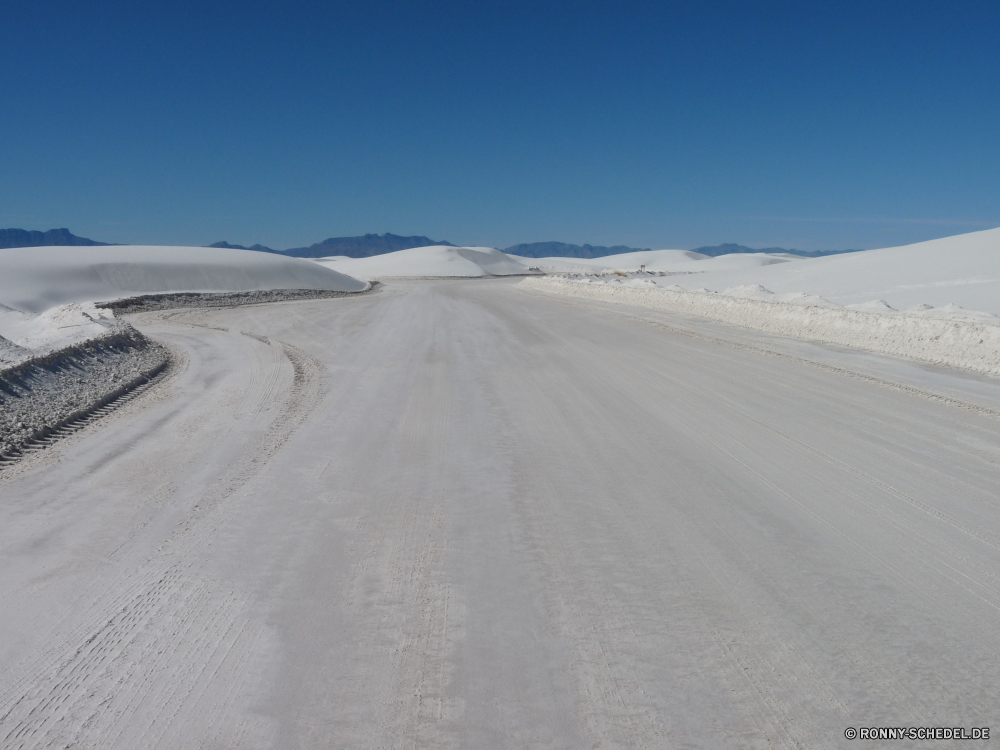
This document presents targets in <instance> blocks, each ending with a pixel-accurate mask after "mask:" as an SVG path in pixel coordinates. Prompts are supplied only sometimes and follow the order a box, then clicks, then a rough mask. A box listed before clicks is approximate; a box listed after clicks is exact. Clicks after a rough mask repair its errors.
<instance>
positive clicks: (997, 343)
mask: <svg viewBox="0 0 1000 750" xmlns="http://www.w3.org/2000/svg"><path fill="white" fill-rule="evenodd" d="M727 257H732V258H733V259H734V260H733V261H731V262H732V263H733V264H736V259H738V258H739V257H740V256H736V255H734V256H722V257H720V258H714V259H712V261H721V260H723V259H725V258H727ZM744 257H746V256H744ZM750 257H753V256H750ZM709 263H710V261H701V260H694V261H692V262H690V263H688V264H686V265H685V266H683V269H684V270H683V271H678V272H676V273H674V274H671V275H668V276H666V277H663V276H657V277H653V276H650V275H639V276H636V275H634V274H625V275H624V276H616V275H615V274H613V273H612V274H608V273H601V274H565V275H563V276H550V277H545V278H539V279H525V280H524V282H523V284H524V285H525V286H527V287H530V288H533V289H538V290H545V291H550V292H556V293H559V294H566V295H572V296H578V297H587V298H591V299H601V300H608V301H615V302H622V303H627V304H634V305H641V306H645V307H651V308H656V309H661V310H671V311H675V312H681V313H685V314H692V315H699V316H703V317H708V318H712V319H715V320H721V321H725V322H727V323H732V324H735V325H739V326H743V327H745V328H753V329H756V330H760V331H766V332H768V333H774V334H780V335H785V336H793V337H797V338H804V339H810V340H814V341H821V342H826V343H833V344H839V345H843V346H849V347H855V348H860V349H866V350H869V351H875V352H880V353H884V354H892V355H896V356H903V357H909V358H913V359H917V360H921V361H924V362H930V363H935V364H944V365H949V366H952V367H960V368H963V369H967V370H972V371H975V372H979V373H986V374H991V375H1000V318H997V317H996V314H997V313H1000V229H995V230H989V231H985V232H975V233H972V234H967V235H960V236H957V237H948V238H945V239H942V240H934V241H932V242H924V243H919V244H917V245H910V246H906V247H899V248H888V249H885V250H869V251H866V252H861V253H851V254H846V255H840V256H833V257H826V258H810V259H799V260H795V261H790V262H787V263H768V264H758V265H751V264H749V263H747V262H746V261H742V263H743V267H742V268H740V269H739V270H733V269H731V268H730V269H724V270H720V269H719V267H718V264H715V265H713V266H712V267H710V268H706V270H705V271H697V269H698V268H705V267H707V266H709ZM903 305H908V306H909V307H907V309H905V310H900V307H901V306H903Z"/></svg>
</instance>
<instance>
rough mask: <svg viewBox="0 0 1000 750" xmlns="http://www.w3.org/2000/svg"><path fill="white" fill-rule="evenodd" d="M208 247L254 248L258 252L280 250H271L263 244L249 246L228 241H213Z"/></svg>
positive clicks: (275, 251) (276, 251)
mask: <svg viewBox="0 0 1000 750" xmlns="http://www.w3.org/2000/svg"><path fill="white" fill-rule="evenodd" d="M209 247H224V248H228V249H230V250H256V251H257V252H259V253H278V252H281V251H280V250H272V249H271V248H269V247H264V246H263V245H251V246H250V247H243V245H230V244H229V243H228V242H213V243H212V244H211V245H209Z"/></svg>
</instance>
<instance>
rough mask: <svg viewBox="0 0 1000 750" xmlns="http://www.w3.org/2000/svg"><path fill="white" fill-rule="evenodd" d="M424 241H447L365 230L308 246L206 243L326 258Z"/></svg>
mask: <svg viewBox="0 0 1000 750" xmlns="http://www.w3.org/2000/svg"><path fill="white" fill-rule="evenodd" d="M428 245H448V246H449V247H454V245H452V244H451V243H450V242H445V241H444V240H440V241H439V240H432V239H431V238H430V237H400V236H399V235H398V234H390V233H389V232H386V233H385V234H365V235H361V236H360V237H331V238H330V239H328V240H323V241H322V242H317V243H315V244H313V245H310V246H309V247H293V248H289V249H288V250H272V249H271V248H269V247H264V246H263V245H251V246H250V247H243V246H242V245H230V244H229V243H228V242H216V243H214V244H212V245H209V247H230V248H235V249H237V250H258V251H260V252H265V253H277V254H278V255H287V256H289V257H292V258H327V257H329V256H331V255H346V256H347V257H349V258H370V257H371V256H373V255H383V254H384V253H394V252H396V251H397V250H409V249H410V248H411V247H427V246H428Z"/></svg>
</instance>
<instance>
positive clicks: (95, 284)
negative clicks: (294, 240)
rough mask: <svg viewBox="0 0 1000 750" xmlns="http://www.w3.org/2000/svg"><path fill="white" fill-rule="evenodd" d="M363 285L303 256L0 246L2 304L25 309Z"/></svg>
mask: <svg viewBox="0 0 1000 750" xmlns="http://www.w3.org/2000/svg"><path fill="white" fill-rule="evenodd" d="M364 286H365V285H364V283H363V282H360V281H358V280H357V279H352V278H350V277H348V276H345V275H343V273H340V272H337V271H334V270H333V269H325V270H318V269H317V268H316V264H314V263H311V262H309V261H305V260H301V259H299V258H284V257H282V256H279V255H273V254H271V253H258V252H251V251H247V250H229V249H226V248H214V247H155V246H143V245H123V246H112V247H26V248H17V249H10V250H3V251H0V304H3V305H6V306H7V307H11V308H14V309H15V310H21V311H23V312H30V313H40V312H43V311H45V310H48V309H49V308H51V307H56V306H57V305H65V304H67V303H70V302H96V301H101V300H109V299H119V298H122V297H132V296H135V295H139V294H156V293H161V292H245V291H254V290H261V289H324V290H331V291H340V292H354V291H360V290H361V289H363V288H364Z"/></svg>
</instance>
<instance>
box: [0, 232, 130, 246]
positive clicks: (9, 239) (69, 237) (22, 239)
mask: <svg viewBox="0 0 1000 750" xmlns="http://www.w3.org/2000/svg"><path fill="white" fill-rule="evenodd" d="M110 244H111V243H110V242H97V241H96V240H88V239H87V238H86V237H77V236H76V235H75V234H73V233H72V232H70V231H69V230H68V229H50V230H49V231H47V232H36V231H29V230H26V229H0V249H3V248H8V247H46V246H48V245H86V246H91V247H92V246H95V245H110Z"/></svg>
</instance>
